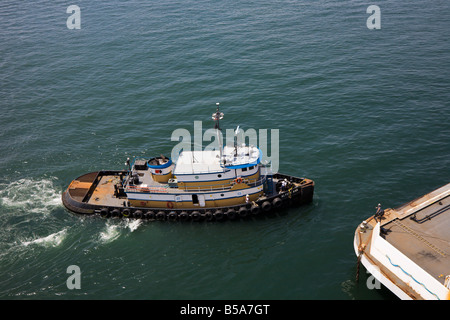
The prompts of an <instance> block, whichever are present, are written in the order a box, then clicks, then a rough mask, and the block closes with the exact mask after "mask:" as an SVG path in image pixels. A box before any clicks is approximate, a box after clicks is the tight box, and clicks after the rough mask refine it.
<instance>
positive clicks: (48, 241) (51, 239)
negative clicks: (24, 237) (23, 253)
mask: <svg viewBox="0 0 450 320" xmlns="http://www.w3.org/2000/svg"><path fill="white" fill-rule="evenodd" d="M66 235H67V229H63V230H61V231H58V232H55V233H52V234H50V235H48V236H46V237H42V238H38V239H34V240H31V241H24V242H22V244H23V245H24V246H28V245H30V244H38V245H43V246H46V247H57V246H59V245H60V244H61V243H62V242H63V240H64V238H65V237H66Z"/></svg>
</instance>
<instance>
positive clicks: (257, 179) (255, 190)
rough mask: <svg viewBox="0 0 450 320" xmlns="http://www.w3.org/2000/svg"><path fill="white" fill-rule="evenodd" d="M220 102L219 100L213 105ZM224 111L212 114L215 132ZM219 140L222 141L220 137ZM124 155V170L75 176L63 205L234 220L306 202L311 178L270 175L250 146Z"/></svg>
mask: <svg viewBox="0 0 450 320" xmlns="http://www.w3.org/2000/svg"><path fill="white" fill-rule="evenodd" d="M217 105H218V104H217ZM222 118H223V113H222V112H220V111H219V107H218V106H217V110H216V112H215V113H213V114H212V119H213V120H214V121H215V130H216V132H217V133H219V131H220V130H221V129H220V127H219V120H221V119H222ZM219 141H220V140H219ZM218 149H219V150H203V151H184V150H183V151H182V152H180V154H179V157H178V159H177V161H176V163H174V162H173V161H172V159H170V158H168V157H165V156H164V155H160V156H158V157H154V158H151V159H140V158H135V159H134V160H133V161H132V162H130V159H127V162H126V165H127V169H126V170H115V171H97V172H91V173H87V174H84V175H82V176H80V177H78V178H76V179H75V180H73V181H72V182H71V183H70V185H69V186H68V188H67V189H66V190H65V191H64V192H63V194H62V202H63V204H64V206H65V207H66V208H67V209H69V210H70V211H73V212H75V213H79V214H97V215H100V216H102V217H105V218H110V217H111V218H122V217H123V218H136V219H147V220H160V221H221V220H227V219H228V220H235V219H241V218H246V217H250V216H256V215H260V214H263V213H268V212H271V211H273V210H280V209H282V208H286V207H290V206H296V205H300V204H306V203H310V202H311V201H312V199H313V193H314V181H313V180H310V179H307V178H299V177H293V176H290V175H285V174H281V173H275V174H272V172H271V168H270V165H269V164H267V163H263V162H262V161H261V157H262V153H261V150H260V149H259V148H257V147H256V146H252V145H248V146H247V145H245V144H242V145H237V144H236V143H235V144H234V146H222V145H221V143H220V142H219V148H218Z"/></svg>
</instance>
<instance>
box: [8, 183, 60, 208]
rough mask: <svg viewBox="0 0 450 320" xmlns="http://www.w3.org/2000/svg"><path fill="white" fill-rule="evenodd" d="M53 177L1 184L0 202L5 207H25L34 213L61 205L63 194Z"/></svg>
mask: <svg viewBox="0 0 450 320" xmlns="http://www.w3.org/2000/svg"><path fill="white" fill-rule="evenodd" d="M52 179H56V178H51V179H41V180H32V179H20V180H17V181H13V182H11V183H9V184H1V185H0V200H1V202H0V204H1V205H2V206H4V207H8V208H15V209H23V210H27V211H30V212H33V213H48V212H50V211H51V209H53V208H55V207H57V206H60V205H61V204H62V202H61V194H60V193H59V192H58V191H56V189H55V188H54V186H53V181H52Z"/></svg>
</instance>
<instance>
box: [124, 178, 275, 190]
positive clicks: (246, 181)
mask: <svg viewBox="0 0 450 320" xmlns="http://www.w3.org/2000/svg"><path fill="white" fill-rule="evenodd" d="M266 179H267V177H266V176H261V177H259V178H258V179H242V182H239V183H244V184H246V185H248V186H249V187H255V186H259V185H262V184H263V183H264V182H265V181H266ZM236 184H238V182H237V181H236V180H232V181H231V182H230V184H229V185H206V186H182V187H180V186H179V187H178V188H172V187H169V184H161V186H146V187H142V186H139V185H138V186H130V185H128V186H127V187H126V188H125V192H143V193H175V192H176V190H181V191H189V192H208V191H229V190H230V189H231V188H233V186H234V185H236Z"/></svg>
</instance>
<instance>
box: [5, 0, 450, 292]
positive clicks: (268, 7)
mask: <svg viewBox="0 0 450 320" xmlns="http://www.w3.org/2000/svg"><path fill="white" fill-rule="evenodd" d="M69 5H77V6H79V8H80V18H81V20H80V29H70V28H68V25H67V20H68V18H69V20H70V21H72V20H71V19H70V17H71V15H72V12H71V11H70V12H69V13H67V12H66V10H67V8H68V6H69ZM370 5H377V6H378V7H379V8H380V20H379V22H380V26H381V28H380V29H369V28H368V24H367V20H368V19H369V20H370V17H371V15H372V14H371V13H367V11H366V10H367V8H368V7H369V6H370ZM449 11H450V3H449V2H448V1H446V0H442V1H439V0H432V1H417V0H413V1H403V0H400V1H383V0H380V1H376V2H369V1H329V0H318V1H294V0H278V1H274V0H272V1H268V0H261V1H247V0H243V1H242V0H241V1H231V0H224V1H206V0H183V1H179V0H173V1H153V0H150V1H142V0H134V1H117V0H112V1H86V0H77V1H73V2H67V1H42V0H37V1H32V2H23V1H12V0H3V1H1V3H0V111H1V113H0V298H1V299H151V300H156V299H217V300H221V299H275V300H278V299H280V300H310V299H324V300H329V299H337V300H352V299H355V300H372V299H373V300H385V299H388V300H389V299H396V297H395V296H394V295H393V294H391V293H390V292H389V291H388V290H387V289H385V288H381V289H369V288H368V286H367V281H370V275H368V274H366V272H365V269H363V268H362V269H361V271H360V273H361V274H360V279H359V282H356V281H355V275H356V262H357V260H356V256H355V253H354V250H353V235H354V232H355V229H356V228H357V226H358V225H359V223H360V222H361V221H363V220H364V219H366V218H368V217H369V216H371V215H372V214H374V212H375V207H376V206H377V204H378V203H381V204H382V206H383V207H384V208H388V207H396V206H399V205H401V204H403V203H405V202H408V201H410V200H413V199H414V198H416V197H418V196H421V195H423V194H425V193H428V192H430V191H432V190H434V189H435V188H438V187H440V186H442V185H444V184H447V183H448V182H450V181H449V180H450V170H449V169H450V72H449V71H450V40H449V31H450V27H449V20H448V12H449ZM74 21H75V20H74ZM69 25H70V24H69ZM216 102H220V106H221V111H222V112H224V114H225V117H224V119H223V120H222V121H221V126H222V128H224V129H227V128H229V129H234V128H236V127H237V126H238V125H239V126H240V127H241V128H243V129H244V130H247V129H249V128H254V129H255V130H259V129H268V130H269V131H270V130H271V129H278V130H279V141H278V147H279V162H280V165H279V171H280V172H282V173H286V174H290V175H294V176H301V177H308V178H311V179H313V180H314V181H315V183H316V189H315V197H314V201H313V203H311V204H310V205H306V206H302V207H298V208H292V209H288V210H285V211H284V212H283V213H280V214H275V215H272V216H269V217H266V218H258V219H251V220H246V221H240V222H223V223H218V222H213V223H162V222H148V221H140V220H134V221H133V220H131V221H128V220H125V219H124V220H105V219H101V218H100V217H94V216H80V215H76V214H73V213H70V212H69V211H67V210H66V209H65V208H64V207H63V205H62V203H61V193H62V192H63V190H64V189H65V188H67V186H68V184H69V183H70V182H71V180H72V179H74V178H76V177H78V176H80V175H82V174H84V173H87V172H91V171H96V170H101V169H123V168H125V165H124V162H125V160H126V158H127V157H133V156H139V157H148V158H150V157H153V156H159V155H160V154H161V153H163V154H166V155H170V153H171V150H172V148H174V146H175V145H176V143H177V142H174V141H171V135H172V132H173V131H174V130H175V129H178V128H184V129H187V130H188V131H189V132H191V133H192V134H193V133H194V121H202V124H203V130H204V131H205V130H206V129H208V128H212V127H213V125H214V123H213V121H211V114H212V113H213V112H214V111H215V108H216V106H215V104H216ZM206 144H207V143H205V144H204V145H203V146H206ZM73 265H75V266H78V267H79V269H80V271H81V276H80V279H81V282H80V289H76V288H75V289H69V287H68V285H67V280H68V278H69V277H70V276H71V273H68V272H67V269H68V267H69V266H73Z"/></svg>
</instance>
